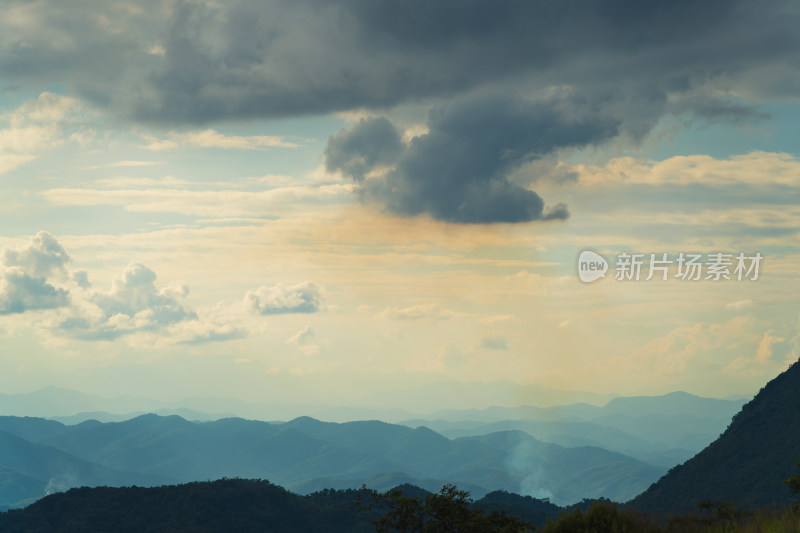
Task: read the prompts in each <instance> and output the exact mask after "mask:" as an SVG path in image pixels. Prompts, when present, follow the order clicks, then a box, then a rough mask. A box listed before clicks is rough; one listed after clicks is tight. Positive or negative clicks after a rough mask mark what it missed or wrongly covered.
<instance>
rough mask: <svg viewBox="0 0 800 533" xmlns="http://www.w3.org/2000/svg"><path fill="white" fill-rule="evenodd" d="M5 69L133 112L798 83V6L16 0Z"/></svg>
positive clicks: (242, 111) (266, 109)
mask: <svg viewBox="0 0 800 533" xmlns="http://www.w3.org/2000/svg"><path fill="white" fill-rule="evenodd" d="M2 9H3V17H2V19H0V75H1V76H2V79H5V80H9V81H13V83H17V84H25V83H27V84H34V83H35V84H39V85H41V86H44V85H45V84H52V83H58V84H61V85H62V86H65V87H68V88H70V91H71V92H72V93H74V94H77V95H79V96H81V97H83V98H84V99H86V100H89V101H91V102H93V103H95V104H96V105H99V106H101V107H106V108H109V109H112V110H113V111H114V112H117V113H120V114H122V115H126V116H128V117H131V118H134V119H137V120H146V121H150V122H156V123H163V124H166V125H168V126H174V125H176V124H197V123H207V122H211V121H215V120H224V119H248V118H257V117H261V118H271V117H284V116H296V115H301V114H313V113H326V112H331V111H338V110H346V109H352V108H354V107H369V108H379V107H388V106H393V105H396V104H399V103H404V102H415V101H419V100H420V99H425V98H441V97H450V96H453V95H456V94H460V93H463V92H464V91H466V90H470V89H474V88H476V87H479V86H482V85H494V86H506V87H508V86H514V87H517V88H518V87H520V86H525V87H526V88H529V89H530V90H537V89H541V88H543V87H548V86H554V85H571V86H575V87H582V88H583V89H585V90H607V89H608V88H615V89H618V90H620V91H622V92H624V93H625V94H626V95H628V96H629V97H632V95H635V94H636V93H637V92H638V91H639V90H640V88H641V87H642V86H643V85H645V84H650V85H652V86H653V87H655V88H656V89H657V90H659V91H666V92H696V91H700V92H702V93H703V94H705V95H706V96H708V97H712V96H713V95H714V94H716V93H714V92H712V91H711V89H712V88H713V89H715V90H722V91H725V90H729V89H731V90H735V91H738V92H739V93H740V94H746V95H749V96H751V97H754V98H759V97H762V96H765V95H777V96H787V95H794V96H796V95H797V93H798V87H800V83H798V80H799V78H798V70H799V69H798V62H799V61H800V59H798V56H799V55H798V54H797V51H798V39H800V38H799V37H798V33H800V32H797V31H796V28H797V27H798V10H800V7H798V4H797V3H796V2H792V1H789V0H771V1H766V2H746V1H744V0H739V1H735V0H706V1H694V0H691V1H690V0H669V1H668V0H653V1H647V2H642V1H640V0H600V1H589V0H581V1H578V0H540V1H530V0H498V1H489V0H480V1H479V0H437V1H430V0H407V1H403V2H397V1H393V0H339V1H335V2H332V1H329V0H324V1H323V0H292V1H289V0H272V1H269V2H264V1H262V0H232V1H230V2H221V3H215V2H198V1H177V2H172V1H162V2H157V1H154V0H150V1H141V2H135V3H132V2H122V1H116V2H114V1H105V0H104V1H100V0H78V1H76V2H70V3H69V5H67V4H66V3H64V2H58V1H56V0H34V1H29V2H7V3H5V4H4V6H3V8H2Z"/></svg>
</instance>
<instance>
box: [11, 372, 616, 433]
mask: <svg viewBox="0 0 800 533" xmlns="http://www.w3.org/2000/svg"><path fill="white" fill-rule="evenodd" d="M612 397H613V396H612V395H601V394H595V393H588V392H578V391H561V390H557V389H551V388H548V387H544V386H541V385H525V386H523V385H518V384H515V383H512V382H510V381H495V382H489V383H483V382H470V383H461V382H455V381H445V382H441V383H434V384H430V385H427V386H424V387H421V388H419V389H414V390H411V391H408V390H395V391H386V392H383V393H380V394H373V395H370V396H367V397H366V398H361V399H357V400H353V401H352V402H351V404H350V405H347V404H344V403H339V404H337V403H328V404H323V405H314V404H281V403H279V402H275V401H269V402H261V403H259V402H250V401H243V400H239V399H234V398H207V397H192V398H185V399H183V400H180V401H177V402H165V401H158V400H154V399H152V398H144V397H135V396H120V397H114V398H106V397H103V396H98V395H93V394H85V393H81V392H77V391H73V390H69V389H63V388H58V387H46V388H44V389H41V390H38V391H34V392H29V393H23V394H0V415H12V416H38V417H47V418H57V417H58V418H59V419H62V421H67V422H70V423H75V422H80V421H83V420H88V418H87V417H86V415H82V416H78V417H76V416H75V415H78V414H80V413H88V414H89V415H91V414H92V413H108V414H109V415H104V414H99V416H97V417H93V418H97V419H99V420H101V421H111V420H115V421H119V420H121V419H127V418H131V417H132V416H135V415H136V414H141V413H163V414H178V415H180V416H183V417H184V418H188V419H197V420H212V419H214V418H217V419H218V418H224V417H226V416H238V417H243V418H250V419H257V420H290V419H293V418H296V417H298V416H302V415H310V416H314V417H316V418H322V419H325V420H336V421H346V420H370V419H380V420H387V421H397V420H402V419H408V418H412V417H414V416H415V415H419V414H423V413H429V412H430V411H431V410H441V409H448V408H456V407H461V408H463V407H475V408H482V407H485V406H489V405H502V406H512V405H542V406H550V405H555V404H567V403H575V402H589V403H594V404H603V403H605V402H607V401H608V400H609V399H610V398H612ZM367 406H368V407H367ZM181 410H186V411H184V412H181ZM66 417H74V418H66ZM123 417H124V418H123Z"/></svg>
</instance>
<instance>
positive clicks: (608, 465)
mask: <svg viewBox="0 0 800 533" xmlns="http://www.w3.org/2000/svg"><path fill="white" fill-rule="evenodd" d="M0 436H1V437H2V438H0V446H2V447H0V466H2V467H3V470H2V472H3V476H4V477H3V481H2V482H0V483H1V484H2V486H3V494H4V496H3V498H4V499H3V500H2V501H0V504H4V505H6V506H12V505H19V504H22V503H25V502H27V501H30V500H31V499H32V498H36V497H41V496H43V495H44V494H45V493H47V491H48V490H57V489H64V488H68V487H69V486H80V485H117V486H119V485H131V484H136V485H144V486H151V485H157V484H163V483H181V482H190V481H197V480H206V479H219V478H223V477H248V478H261V479H269V480H270V481H272V482H274V483H277V484H279V485H282V486H285V487H287V488H289V489H290V490H294V491H297V492H300V493H309V492H312V491H315V490H319V489H321V488H329V487H339V488H347V487H351V488H353V487H358V486H360V485H361V484H362V483H365V482H366V483H370V484H371V486H374V487H375V488H380V489H384V488H389V487H391V486H394V485H396V484H398V483H402V482H406V483H413V484H416V485H419V486H422V487H423V488H429V489H431V490H438V489H439V488H440V487H441V486H442V485H444V484H445V483H450V482H453V483H456V484H458V485H459V486H463V487H465V488H468V489H469V490H471V491H472V493H473V495H474V496H476V497H481V496H483V495H485V494H486V493H488V492H490V491H492V490H499V489H503V490H507V491H511V492H518V493H522V494H529V495H532V496H536V497H545V498H550V499H551V500H552V501H553V502H554V503H571V502H574V501H578V500H580V499H582V498H586V497H601V496H603V497H607V498H611V499H614V500H617V501H625V500H627V499H629V498H631V497H633V496H634V495H636V494H638V493H639V492H641V491H642V490H644V489H645V488H646V487H647V486H649V485H650V484H651V483H652V482H653V481H655V480H656V479H658V478H659V477H660V476H661V475H662V474H663V473H664V471H665V469H664V468H663V467H659V466H654V465H650V464H647V463H645V462H642V461H639V460H637V459H634V458H632V457H629V456H626V455H623V454H620V453H616V452H611V451H608V450H605V449H602V448H598V447H592V446H582V447H572V448H568V447H564V446H560V445H557V444H552V443H546V442H542V441H540V440H537V439H535V438H534V437H532V436H530V435H528V434H527V433H525V432H522V431H516V430H511V431H499V432H494V433H490V434H487V435H480V436H469V437H460V438H455V439H449V438H447V437H445V436H443V435H440V434H439V433H437V432H435V431H433V430H431V429H429V428H427V427H417V428H410V427H407V426H403V425H397V424H388V423H385V422H379V421H362V422H349V423H332V422H322V421H319V420H316V419H313V418H309V417H301V418H297V419H294V420H291V421H289V422H283V423H268V422H261V421H254V420H245V419H240V418H226V419H221V420H217V421H213V422H191V421H187V420H185V419H183V418H181V417H179V416H175V415H173V416H166V417H164V416H158V415H153V414H148V415H142V416H139V417H136V418H133V419H131V420H127V421H124V422H108V423H102V422H98V421H86V422H83V423H81V424H77V425H73V426H67V425H64V424H62V423H59V422H55V421H48V420H43V419H37V418H19V417H0ZM48 487H49V489H48Z"/></svg>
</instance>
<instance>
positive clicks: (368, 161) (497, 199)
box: [325, 94, 620, 223]
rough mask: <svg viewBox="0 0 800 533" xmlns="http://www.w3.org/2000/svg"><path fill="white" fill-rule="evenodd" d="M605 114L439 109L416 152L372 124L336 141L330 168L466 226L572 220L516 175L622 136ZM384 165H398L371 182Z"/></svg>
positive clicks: (482, 104)
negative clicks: (545, 159) (548, 158)
mask: <svg viewBox="0 0 800 533" xmlns="http://www.w3.org/2000/svg"><path fill="white" fill-rule="evenodd" d="M599 107H600V106H599V105H598V104H597V103H592V102H588V101H586V100H585V99H582V98H573V97H572V96H571V95H563V96H558V97H551V98H548V99H544V100H538V101H535V100H530V99H527V98H523V97H520V96H518V95H508V94H491V95H482V96H475V97H469V98H465V99H460V100H458V101H456V102H454V103H451V104H448V105H442V106H437V107H434V108H433V109H431V111H430V113H429V117H428V130H429V131H428V132H427V133H425V134H423V135H420V136H418V137H415V138H413V139H412V140H411V141H410V142H409V143H408V144H406V145H403V144H402V143H401V141H400V134H399V132H398V131H397V130H396V128H395V126H394V125H392V124H391V123H390V122H389V121H388V120H387V119H385V118H375V119H367V120H362V121H360V122H358V123H357V124H356V125H355V126H353V128H352V129H351V130H342V131H340V132H339V133H337V134H335V135H332V136H331V137H330V139H329V140H328V146H327V147H326V150H325V153H326V156H327V159H326V165H327V167H328V170H341V171H342V172H344V173H345V174H350V175H351V176H352V177H353V178H354V179H355V180H356V181H357V182H362V185H361V192H362V195H363V197H364V198H365V199H367V200H368V201H374V202H377V203H379V204H380V205H382V206H384V207H385V208H386V209H388V210H389V211H391V212H394V213H397V214H401V215H419V214H428V215H430V216H432V217H433V218H436V219H438V220H445V221H448V222H459V223H491V222H527V221H531V220H549V219H563V218H567V216H568V212H567V209H566V206H564V205H561V204H559V205H557V206H555V208H553V209H550V210H545V209H544V202H543V200H542V198H541V197H540V196H539V195H538V194H536V193H535V192H533V191H531V190H528V189H526V188H524V187H522V186H520V185H517V184H515V183H512V182H511V181H510V180H509V175H510V174H511V172H513V171H514V170H516V169H518V168H519V167H520V166H521V165H522V164H523V163H525V162H527V161H531V160H534V159H538V158H540V157H542V156H544V155H547V154H550V153H552V152H553V151H555V150H558V149H563V148H570V147H581V146H586V145H589V144H593V143H597V142H600V141H603V140H606V139H608V138H610V137H613V136H616V135H617V134H618V133H619V126H620V120H618V119H615V118H613V117H608V116H604V114H603V112H601V110H600V109H598V108H599ZM373 132H374V133H375V134H374V135H370V133H373ZM379 165H392V166H393V167H394V168H393V169H392V170H390V171H389V172H388V173H386V175H385V176H383V177H373V178H370V179H367V180H363V176H364V175H365V174H367V173H369V172H370V170H373V169H374V168H376V167H378V166H379Z"/></svg>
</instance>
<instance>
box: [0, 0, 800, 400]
mask: <svg viewBox="0 0 800 533" xmlns="http://www.w3.org/2000/svg"><path fill="white" fill-rule="evenodd" d="M799 23H800V5H798V4H797V3H796V2H792V1H777V0H768V1H765V2H758V3H755V2H745V1H743V0H724V1H723V0H718V1H715V0H709V1H702V2H697V1H688V0H687V1H684V0H677V1H676V0H670V1H666V0H663V1H662V0H656V1H653V2H639V1H633V0H600V1H591V2H590V1H579V0H567V1H558V2H556V1H544V0H540V1H533V2H532V1H528V0H501V1H486V0H466V1H465V0H458V1H456V0H437V1H435V2H431V1H430V0H425V1H423V0H408V1H404V2H394V1H389V0H336V1H324V2H323V1H321V0H293V1H288V0H270V1H267V2H264V1H261V0H233V1H230V2H219V3H218V2H214V1H200V0H186V1H173V0H160V1H150V0H144V1H137V2H126V1H114V0H103V1H100V0H79V1H75V2H70V3H69V5H67V4H66V3H64V2H58V1H57V0H10V1H6V2H3V4H2V6H0V391H2V392H5V393H17V392H27V391H32V390H36V389H39V388H42V387H45V386H49V385H54V386H59V387H68V388H73V389H77V390H81V391H85V392H90V393H95V394H102V395H106V396H115V395H123V394H130V395H140V396H148V397H154V398H162V399H177V398H181V397H185V396H217V397H233V398H240V399H245V400H248V401H263V402H267V401H277V400H278V399H280V400H281V401H287V402H299V403H302V402H307V403H317V404H347V403H348V402H349V403H357V402H358V401H359V399H361V398H363V397H366V396H369V395H370V394H373V393H376V392H380V391H386V390H409V391H413V390H414V389H415V388H417V387H421V386H425V385H431V384H436V383H440V382H450V381H456V382H464V383H475V382H495V381H497V382H503V383H507V384H508V387H509V388H513V385H514V384H517V385H528V384H538V385H543V386H545V387H551V388H556V389H570V390H582V391H591V392H596V393H603V394H620V395H635V394H648V395H649V394H662V393H666V392H670V391H674V390H685V391H688V392H691V393H694V394H698V395H703V396H713V397H727V396H731V395H748V394H753V393H755V392H757V391H758V389H759V388H760V387H761V386H763V385H764V384H765V383H766V382H767V381H768V380H769V379H771V378H772V377H774V376H775V375H777V374H778V373H779V372H780V371H782V370H783V369H785V368H786V367H787V366H788V365H789V364H791V362H793V361H795V360H797V358H798V355H800V353H799V352H800V321H799V320H800V309H798V303H797V298H796V294H797V293H798V292H800V281H798V277H797V274H796V272H797V271H798V269H800V239H799V237H800V189H799V188H798V187H800V152H798V148H797V147H798V142H799V141H800V128H798V126H797V125H798V124H800V101H798V100H799V98H798V97H800V34H798V32H797V31H796V28H797V27H798V24H799ZM585 250H590V251H593V252H595V253H597V254H599V255H600V256H601V257H602V258H604V259H605V260H607V262H608V270H607V272H606V274H605V277H601V278H600V279H597V280H595V281H592V282H584V281H581V279H579V265H578V257H579V256H580V254H581V252H583V251H585ZM621 254H627V256H635V257H638V258H639V259H641V260H642V261H643V266H642V271H641V277H640V279H638V280H637V279H635V278H634V277H633V276H629V277H630V278H631V279H625V278H626V275H625V274H626V272H625V271H624V266H620V265H621V264H622V263H623V262H624V261H621V260H620V255H621ZM638 254H642V255H638ZM651 254H655V255H653V256H651ZM663 254H667V256H666V257H665V256H663ZM681 254H683V256H681ZM714 254H722V256H717V259H718V260H717V263H718V265H717V270H724V272H723V274H725V276H727V277H729V278H730V279H725V276H721V277H720V276H717V277H719V279H715V276H713V275H711V276H710V277H709V274H711V273H712V272H713V268H712V266H709V265H710V264H711V263H712V262H714V260H713V257H714ZM689 255H694V256H699V259H698V260H697V261H699V263H700V268H701V271H700V276H699V279H687V278H686V276H683V277H682V276H681V272H680V271H679V268H680V267H681V266H682V265H680V264H679V258H680V257H684V258H687V257H689ZM740 256H741V257H742V258H743V259H742V260H743V261H744V263H745V266H747V267H752V266H754V265H755V264H756V263H757V266H758V270H757V273H756V271H754V270H753V269H752V268H751V269H750V271H749V272H748V271H747V270H745V271H737V270H736V266H737V264H738V262H737V258H739V257H740ZM624 257H625V256H623V258H624ZM754 257H760V260H759V261H758V262H756V261H755V260H753V259H752V258H754ZM653 259H660V260H664V259H666V261H668V262H669V263H660V264H666V265H667V266H668V271H667V272H666V273H664V276H666V278H667V279H666V280H665V279H663V276H662V272H661V271H660V270H655V271H654V272H655V275H654V276H652V277H651V279H649V280H648V279H646V278H647V277H648V274H649V269H650V268H651V266H655V263H652V262H651V260H653ZM723 267H724V268H723ZM618 274H619V275H618ZM627 274H630V272H628V273H627ZM742 274H744V275H742ZM618 277H621V278H624V279H617V278H618ZM740 277H741V278H742V279H739V278H740ZM689 278H691V276H689ZM464 390H468V388H467V389H464ZM409 394H413V393H409ZM500 400H501V399H498V402H500ZM505 400H506V399H502V401H505ZM508 401H510V402H512V403H513V402H517V403H536V399H535V398H533V399H531V398H525V399H521V398H517V399H513V398H511V399H509V400H508ZM474 403H475V402H474V401H473V398H471V397H470V395H469V393H468V392H465V393H464V398H463V404H464V405H465V406H473V405H474ZM398 407H402V405H398Z"/></svg>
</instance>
